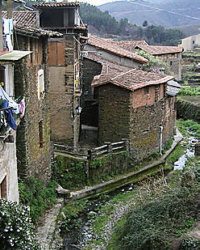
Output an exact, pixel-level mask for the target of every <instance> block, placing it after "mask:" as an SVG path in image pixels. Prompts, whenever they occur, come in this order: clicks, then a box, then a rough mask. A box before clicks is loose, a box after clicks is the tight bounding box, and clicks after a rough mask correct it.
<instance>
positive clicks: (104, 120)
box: [98, 84, 131, 145]
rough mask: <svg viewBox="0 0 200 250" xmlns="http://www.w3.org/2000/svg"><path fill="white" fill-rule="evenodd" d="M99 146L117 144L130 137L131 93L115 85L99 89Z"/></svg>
mask: <svg viewBox="0 0 200 250" xmlns="http://www.w3.org/2000/svg"><path fill="white" fill-rule="evenodd" d="M98 96H99V98H98V100H99V123H98V127H99V136H98V137H99V144H100V145H101V144H104V142H117V141H121V139H123V138H125V139H126V138H127V139H128V137H129V131H130V106H131V103H130V91H128V90H126V89H122V88H120V87H117V86H114V85H111V84H110V85H104V86H101V87H99V88H98Z"/></svg>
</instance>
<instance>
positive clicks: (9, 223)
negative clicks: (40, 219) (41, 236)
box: [0, 199, 39, 250]
mask: <svg viewBox="0 0 200 250" xmlns="http://www.w3.org/2000/svg"><path fill="white" fill-rule="evenodd" d="M0 246H1V247H0V248H1V250H8V249H18V250H20V249H30V250H34V249H39V247H38V245H37V244H36V242H35V241H34V234H33V224H32V223H31V219H30V216H29V208H28V207H25V206H19V205H17V204H16V203H15V202H9V201H6V200H2V199H1V200H0Z"/></svg>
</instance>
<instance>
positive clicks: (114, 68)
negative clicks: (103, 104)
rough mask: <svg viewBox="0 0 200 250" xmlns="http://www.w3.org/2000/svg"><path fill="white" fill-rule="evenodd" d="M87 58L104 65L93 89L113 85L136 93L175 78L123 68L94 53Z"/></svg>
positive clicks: (93, 84)
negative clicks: (137, 90) (138, 90)
mask: <svg viewBox="0 0 200 250" xmlns="http://www.w3.org/2000/svg"><path fill="white" fill-rule="evenodd" d="M86 58H87V59H90V60H93V61H96V62H98V63H101V64H102V72H101V74H100V75H98V76H95V77H94V80H93V82H92V87H98V86H101V85H105V84H109V83H111V84H114V85H116V86H119V87H121V88H125V89H128V90H130V91H134V90H136V89H140V88H143V87H146V86H150V85H157V84H161V83H165V82H167V81H169V80H172V79H173V78H174V77H173V76H166V75H163V74H157V73H153V72H146V71H143V70H138V69H130V68H128V67H123V66H120V65H118V64H115V63H112V62H110V61H108V60H105V59H102V58H101V57H100V56H97V55H95V54H93V53H89V55H88V56H87V57H86Z"/></svg>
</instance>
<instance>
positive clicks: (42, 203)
mask: <svg viewBox="0 0 200 250" xmlns="http://www.w3.org/2000/svg"><path fill="white" fill-rule="evenodd" d="M56 187H57V184H56V182H54V181H51V182H49V183H48V184H47V186H44V184H43V183H42V182H41V181H40V180H39V179H37V178H34V177H29V178H27V179H25V180H23V181H21V182H20V183H19V194H20V201H21V203H22V204H24V205H26V206H30V215H31V218H32V221H33V222H34V223H35V222H37V221H38V219H39V217H40V216H41V215H42V214H43V213H44V211H45V210H46V209H49V208H50V207H51V205H52V204H53V203H54V202H55V201H56V198H57V194H56Z"/></svg>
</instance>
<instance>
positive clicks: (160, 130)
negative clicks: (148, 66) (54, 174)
mask: <svg viewBox="0 0 200 250" xmlns="http://www.w3.org/2000/svg"><path fill="white" fill-rule="evenodd" d="M134 73H136V74H138V79H141V74H143V77H147V78H146V79H151V77H152V78H153V77H155V75H154V76H153V75H151V74H152V73H146V74H145V75H144V73H142V72H139V71H138V72H134ZM128 75H129V76H128ZM127 76H128V78H130V79H132V80H130V81H129V83H130V85H129V86H128V85H123V83H122V82H123V80H122V79H120V80H119V81H118V79H115V81H110V82H109V81H108V82H107V84H105V83H104V84H103V82H102V83H99V84H98V81H96V82H94V83H93V86H94V87H95V86H96V88H97V89H98V102H99V103H98V106H99V120H98V131H99V133H98V138H99V144H100V145H101V144H103V143H104V142H106V141H109V142H115V141H120V140H122V139H123V138H125V139H128V140H129V141H130V143H131V150H132V156H133V158H134V159H135V160H136V161H140V160H142V159H144V158H147V157H148V156H150V155H151V154H153V153H155V152H159V151H160V152H161V151H162V149H163V147H164V145H165V144H166V142H167V141H168V140H169V139H170V138H171V137H172V136H173V133H174V126H175V119H176V112H175V105H174V102H175V97H169V96H167V95H166V92H165V91H166V85H167V81H168V80H170V79H171V78H170V77H163V76H160V78H158V79H159V80H158V79H157V80H158V81H157V80H155V81H149V84H148V82H146V85H145V86H139V84H138V85H137V81H136V82H134V79H135V78H134V77H133V76H132V77H131V75H130V73H127ZM124 77H125V74H124ZM128 78H126V79H128ZM143 79H144V78H143ZM125 81H126V80H125ZM156 81H157V82H156ZM141 83H142V82H141ZM111 93H112V94H111Z"/></svg>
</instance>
